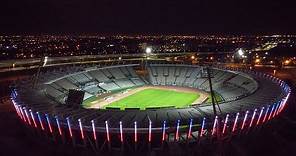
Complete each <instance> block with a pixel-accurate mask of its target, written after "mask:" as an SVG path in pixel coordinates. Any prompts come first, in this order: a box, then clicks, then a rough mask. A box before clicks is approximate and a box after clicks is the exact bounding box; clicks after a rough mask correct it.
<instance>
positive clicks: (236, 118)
mask: <svg viewBox="0 0 296 156" xmlns="http://www.w3.org/2000/svg"><path fill="white" fill-rule="evenodd" d="M238 116H239V113H236V117H235V120H234V124H233V127H232V132H234V131H235V128H236V124H237V120H238Z"/></svg>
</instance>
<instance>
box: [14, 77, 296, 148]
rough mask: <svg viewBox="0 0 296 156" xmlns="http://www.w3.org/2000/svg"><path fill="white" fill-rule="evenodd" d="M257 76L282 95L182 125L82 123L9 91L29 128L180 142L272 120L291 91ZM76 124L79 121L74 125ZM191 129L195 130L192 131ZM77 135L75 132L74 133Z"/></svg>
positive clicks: (240, 129) (239, 129)
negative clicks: (257, 105)
mask: <svg viewBox="0 0 296 156" xmlns="http://www.w3.org/2000/svg"><path fill="white" fill-rule="evenodd" d="M256 75H258V76H261V77H263V78H265V79H268V80H271V81H272V82H274V83H276V84H278V85H279V86H280V87H281V89H282V91H283V92H284V93H285V96H284V97H283V98H282V99H280V100H278V101H276V102H275V103H273V104H270V105H263V106H262V107H260V108H254V109H253V110H245V111H241V112H237V113H233V114H225V115H223V116H222V115H219V116H215V117H214V116H212V117H203V118H202V120H198V121H196V120H195V119H191V118H190V119H188V122H187V123H183V124H181V121H180V120H177V121H175V125H173V126H172V125H171V126H170V125H168V124H167V122H166V121H165V120H164V121H163V122H162V126H160V127H153V124H154V123H153V122H152V121H149V124H148V125H147V127H139V126H138V124H137V121H134V122H133V123H134V124H133V126H129V127H123V125H124V123H123V122H122V121H118V126H117V127H110V125H109V122H108V120H106V121H105V123H104V125H105V126H103V127H97V126H96V125H95V122H94V120H91V121H89V122H91V126H84V125H83V124H84V122H85V121H82V120H81V119H78V120H77V121H74V120H71V119H69V118H66V122H62V117H59V116H57V115H56V116H53V115H50V114H43V113H42V112H35V111H33V110H32V108H27V107H26V106H24V105H22V104H20V103H17V100H16V99H17V97H18V93H17V91H16V90H12V93H11V101H12V104H13V106H14V108H15V111H16V113H17V115H18V116H19V118H20V119H21V120H22V121H23V122H24V123H25V124H26V125H28V126H29V127H32V128H34V129H38V130H40V131H45V132H47V133H49V134H57V135H59V136H61V137H62V136H65V135H67V136H69V137H71V138H73V137H75V136H74V135H73V132H74V131H75V132H79V138H80V139H82V140H84V141H85V136H86V135H88V134H91V136H92V138H93V139H94V140H97V135H98V134H100V133H102V134H105V135H104V137H105V139H106V140H107V142H111V141H112V137H111V135H112V134H120V140H121V142H122V143H123V142H124V139H125V137H126V135H128V134H129V135H131V137H132V138H133V139H134V143H137V142H138V141H139V135H140V134H145V135H147V138H146V140H147V142H151V141H152V140H153V135H154V134H160V135H162V137H161V141H162V142H164V141H168V139H167V137H168V136H167V133H173V134H174V138H175V139H174V141H179V139H180V136H181V134H186V136H187V137H186V139H187V140H188V139H191V138H192V136H193V132H197V133H198V137H199V138H201V137H208V136H210V137H218V136H227V135H233V134H237V133H239V132H241V131H244V130H248V129H250V128H255V127H257V126H260V125H262V124H264V123H266V122H268V121H270V120H271V119H273V118H275V117H277V116H278V115H279V114H280V113H281V112H282V111H283V110H284V109H285V107H286V102H287V100H288V98H289V96H290V94H291V89H290V87H289V86H288V85H287V84H286V83H285V82H284V81H282V80H280V79H278V78H276V77H273V76H272V75H268V74H264V73H259V72H256ZM77 123H78V124H77ZM193 129H194V130H193ZM76 134H77V133H76Z"/></svg>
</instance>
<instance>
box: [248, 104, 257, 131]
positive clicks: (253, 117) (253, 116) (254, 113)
mask: <svg viewBox="0 0 296 156" xmlns="http://www.w3.org/2000/svg"><path fill="white" fill-rule="evenodd" d="M256 112H257V108H256V109H255V110H254V112H253V115H252V119H251V122H250V125H249V128H251V127H252V124H253V121H254V119H255V115H256Z"/></svg>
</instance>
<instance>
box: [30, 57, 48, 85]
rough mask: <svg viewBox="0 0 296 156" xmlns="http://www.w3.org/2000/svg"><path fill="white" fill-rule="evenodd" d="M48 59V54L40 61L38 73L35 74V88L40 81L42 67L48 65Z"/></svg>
mask: <svg viewBox="0 0 296 156" xmlns="http://www.w3.org/2000/svg"><path fill="white" fill-rule="evenodd" d="M47 60H48V57H47V56H45V57H43V58H41V60H40V63H39V66H38V70H37V73H36V76H35V79H34V83H33V88H35V86H36V84H37V82H38V79H39V75H40V70H41V67H44V66H45V65H46V63H47Z"/></svg>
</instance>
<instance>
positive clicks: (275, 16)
mask: <svg viewBox="0 0 296 156" xmlns="http://www.w3.org/2000/svg"><path fill="white" fill-rule="evenodd" d="M294 3H295V2H294V1H293V0H283V1H268V0H260V1H258V0H243V1H236V0H229V1H216V2H215V1H206V0H187V1H182V2H176V1H172V0H162V1H153V0H152V1H146V0H145V1H141V2H139V1H137V0H129V1H119V2H116V1H95V0H86V1H83V2H82V1H78V0H62V1H61V0H43V1H40V0H26V1H21V0H4V2H1V6H2V8H1V9H0V19H1V21H0V25H1V26H0V28H1V29H0V34H185V35H186V34H188V35H195V34H230V35H232V34H233V35H239V34H295V33H296V21H295V20H294V18H295V15H296V13H295V8H296V7H295V5H294Z"/></svg>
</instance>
